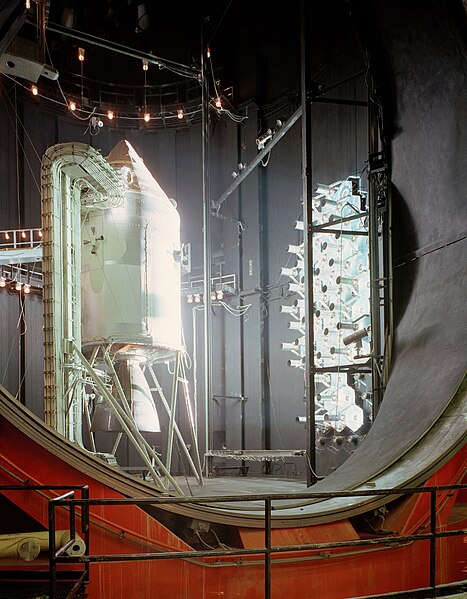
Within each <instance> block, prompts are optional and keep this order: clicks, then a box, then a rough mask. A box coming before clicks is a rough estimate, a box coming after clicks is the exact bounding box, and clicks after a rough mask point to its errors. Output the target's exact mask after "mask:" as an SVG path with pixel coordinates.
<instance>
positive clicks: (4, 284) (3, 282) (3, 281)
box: [0, 277, 6, 287]
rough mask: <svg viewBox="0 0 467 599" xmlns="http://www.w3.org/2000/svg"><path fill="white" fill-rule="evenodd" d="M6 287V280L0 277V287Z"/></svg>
mask: <svg viewBox="0 0 467 599" xmlns="http://www.w3.org/2000/svg"><path fill="white" fill-rule="evenodd" d="M5 286H6V279H5V277H0V287H5Z"/></svg>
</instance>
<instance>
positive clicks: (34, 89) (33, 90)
mask: <svg viewBox="0 0 467 599" xmlns="http://www.w3.org/2000/svg"><path fill="white" fill-rule="evenodd" d="M31 93H32V95H33V96H37V95H38V94H39V88H38V87H37V85H31Z"/></svg>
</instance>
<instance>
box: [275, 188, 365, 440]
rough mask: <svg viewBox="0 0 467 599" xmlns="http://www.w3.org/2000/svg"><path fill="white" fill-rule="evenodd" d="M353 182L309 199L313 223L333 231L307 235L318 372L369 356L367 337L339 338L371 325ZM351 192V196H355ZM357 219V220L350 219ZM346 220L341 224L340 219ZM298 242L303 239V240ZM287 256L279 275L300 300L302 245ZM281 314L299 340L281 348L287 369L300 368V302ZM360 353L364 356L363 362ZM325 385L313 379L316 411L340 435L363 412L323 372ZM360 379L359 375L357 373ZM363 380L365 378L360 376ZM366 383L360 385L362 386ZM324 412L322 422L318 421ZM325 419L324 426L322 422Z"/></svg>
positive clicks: (332, 375) (342, 383) (340, 382)
mask: <svg viewBox="0 0 467 599" xmlns="http://www.w3.org/2000/svg"><path fill="white" fill-rule="evenodd" d="M353 183H355V181H352V180H345V181H336V182H335V183H332V184H331V185H321V184H320V185H318V186H317V189H316V192H315V195H314V197H313V199H312V222H313V224H315V225H318V224H328V225H331V226H330V228H332V229H334V231H335V230H336V229H337V228H338V229H342V232H341V231H339V232H338V233H335V232H326V231H325V230H322V231H315V232H313V235H312V237H311V243H312V248H313V262H314V263H313V271H312V285H313V300H314V307H313V320H312V325H313V335H314V343H315V351H314V357H313V362H314V365H315V366H317V367H319V368H324V369H326V368H330V369H332V370H335V367H336V366H339V365H341V366H349V365H351V364H357V365H358V364H362V363H364V362H362V360H367V359H368V355H369V354H370V353H371V347H370V343H371V339H370V335H368V336H367V337H364V338H362V339H361V340H360V347H359V348H358V351H357V347H356V346H355V344H354V343H352V344H351V345H348V346H346V345H344V343H343V339H344V337H346V336H347V335H349V334H351V333H352V331H355V330H357V329H362V328H365V327H369V325H370V304H369V295H370V293H369V292H370V274H369V259H368V236H367V235H356V234H355V232H357V231H358V232H366V233H367V232H368V228H367V227H368V225H367V220H366V219H365V218H364V217H362V216H359V215H360V214H361V212H362V208H361V199H362V193H363V192H362V191H361V190H359V191H358V193H357V192H356V191H355V187H353ZM354 194H355V195H354ZM356 216H357V218H355V217H356ZM343 219H345V221H344V223H345V224H344V223H342V220H343ZM295 229H296V230H299V231H303V221H296V222H295ZM302 239H303V237H302ZM287 252H288V253H289V254H295V258H296V260H295V264H293V263H292V264H291V262H292V258H294V256H290V257H289V258H288V260H287V266H286V267H283V268H282V269H281V275H282V276H284V277H288V278H289V281H290V282H289V283H288V285H287V289H288V291H289V292H293V293H296V294H298V295H299V296H300V297H301V298H304V296H305V287H304V274H305V265H304V244H303V243H301V244H298V243H296V244H295V245H289V246H288V248H287ZM281 312H282V313H285V314H289V318H290V322H289V326H288V328H289V330H292V331H293V330H295V331H299V334H300V335H301V337H299V338H298V339H297V340H296V342H297V343H295V342H292V341H291V339H290V337H289V339H288V340H286V341H285V342H283V343H282V344H281V348H282V349H283V350H285V351H289V352H291V353H292V354H294V355H295V356H299V357H300V358H301V360H299V359H296V358H295V357H294V358H293V359H292V360H289V361H288V364H289V366H292V367H294V368H299V369H302V370H303V369H304V368H305V358H306V349H307V348H306V344H305V337H304V332H305V331H304V321H303V318H304V316H305V302H304V300H303V299H300V300H295V302H294V303H293V305H289V306H282V307H281ZM360 355H363V356H366V357H364V358H363V359H362V358H360ZM326 376H327V377H328V379H327V380H326V384H325V385H324V384H323V383H322V382H321V381H318V379H315V384H317V385H318V387H317V390H316V393H317V395H318V396H319V399H318V400H317V403H316V409H319V410H323V409H324V410H325V412H320V418H321V420H319V418H317V422H321V423H322V424H320V425H319V426H324V425H325V424H326V422H327V423H328V424H329V423H331V422H332V428H333V429H334V430H335V431H336V432H339V431H341V430H343V429H344V428H345V427H348V428H349V429H351V430H352V431H353V432H356V431H358V429H359V428H360V427H361V426H362V424H363V421H364V415H363V411H362V409H361V408H360V407H359V406H357V405H356V404H355V401H356V398H357V393H356V388H353V387H349V386H347V382H346V380H345V378H344V377H343V375H341V374H340V373H338V372H334V371H331V372H327V373H326ZM362 376H364V375H362ZM365 376H366V377H367V379H368V375H365ZM366 384H367V383H365V385H366ZM323 414H326V419H324V418H323ZM325 420H326V422H325Z"/></svg>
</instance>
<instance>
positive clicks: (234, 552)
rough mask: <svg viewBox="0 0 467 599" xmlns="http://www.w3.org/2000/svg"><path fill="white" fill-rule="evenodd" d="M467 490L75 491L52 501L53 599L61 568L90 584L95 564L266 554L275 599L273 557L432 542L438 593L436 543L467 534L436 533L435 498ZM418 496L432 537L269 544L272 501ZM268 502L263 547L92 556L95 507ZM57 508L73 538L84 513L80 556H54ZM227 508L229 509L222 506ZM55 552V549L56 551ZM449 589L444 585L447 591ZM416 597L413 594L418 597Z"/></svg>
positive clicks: (267, 586) (267, 584)
mask: <svg viewBox="0 0 467 599" xmlns="http://www.w3.org/2000/svg"><path fill="white" fill-rule="evenodd" d="M465 488H467V485H446V486H436V487H424V488H408V489H380V490H376V489H372V490H361V491H345V492H344V491H342V492H329V493H295V494H280V495H265V494H261V495H241V496H240V495H239V496H235V495H234V496H224V497H222V496H216V497H211V496H210V497H145V498H139V499H87V498H85V497H84V496H82V498H81V499H76V498H74V491H70V492H68V493H66V494H65V495H63V496H62V497H57V498H54V499H51V500H50V501H49V535H50V543H51V545H50V547H51V550H50V558H49V559H50V580H51V588H50V598H51V599H55V598H56V568H57V564H59V563H66V562H68V563H83V564H84V565H85V568H86V574H85V575H86V577H87V578H86V581H88V580H89V565H90V564H91V563H104V562H117V561H118V562H122V561H149V560H167V559H181V560H183V559H190V560H193V558H206V557H231V556H237V557H240V556H254V555H264V596H265V599H270V598H271V568H272V565H273V560H271V557H272V555H273V554H280V553H286V552H289V553H294V552H298V551H300V552H303V551H316V550H319V551H323V550H330V549H341V548H349V547H374V546H377V545H383V546H391V545H394V546H397V545H401V544H403V543H411V542H414V541H429V588H430V589H436V588H437V585H436V541H437V539H441V538H446V537H452V536H456V535H464V534H466V533H467V530H466V529H459V530H450V531H442V532H438V531H437V527H436V516H437V493H441V492H445V491H446V492H449V491H456V490H459V489H465ZM416 493H428V494H429V495H430V518H429V532H427V533H423V534H415V535H405V536H395V537H388V536H381V537H377V538H371V539H354V540H346V541H336V542H325V543H304V544H300V545H280V546H273V545H272V543H271V528H272V517H271V514H272V509H273V506H272V503H273V501H282V500H300V501H301V502H302V503H303V500H325V499H331V498H342V497H378V496H379V497H381V496H386V497H388V498H389V497H391V498H394V497H395V496H397V497H400V496H403V495H412V494H416ZM251 501H255V502H264V547H258V548H248V549H215V550H202V551H195V550H193V551H160V552H152V553H137V554H134V553H125V554H107V555H90V553H89V522H90V519H89V518H90V514H89V510H90V507H92V506H108V505H113V506H116V505H135V506H139V507H142V508H144V507H148V506H153V507H154V506H163V505H178V504H192V505H193V504H194V505H204V506H206V505H209V504H216V503H217V504H219V503H222V504H224V503H228V502H251ZM59 507H68V508H69V513H70V538H71V537H72V536H73V535H72V534H71V531H73V533H74V531H75V530H76V524H75V523H73V524H72V520H73V519H74V518H75V517H76V508H77V507H80V508H81V517H82V528H83V530H84V534H85V539H86V550H85V554H84V555H83V556H81V557H78V556H67V555H65V551H66V549H67V547H68V544H67V545H66V546H64V547H62V548H60V549H59V550H58V551H55V544H54V540H55V534H54V533H55V510H56V509H57V508H59ZM224 509H225V507H224ZM52 549H53V550H52ZM444 588H446V586H444ZM414 596H415V595H414Z"/></svg>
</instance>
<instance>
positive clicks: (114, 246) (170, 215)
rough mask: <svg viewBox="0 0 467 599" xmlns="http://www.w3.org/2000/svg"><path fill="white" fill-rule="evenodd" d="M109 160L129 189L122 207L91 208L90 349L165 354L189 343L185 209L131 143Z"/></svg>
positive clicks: (85, 224) (86, 283)
mask: <svg viewBox="0 0 467 599" xmlns="http://www.w3.org/2000/svg"><path fill="white" fill-rule="evenodd" d="M108 161H109V163H110V164H112V165H113V166H114V168H116V169H118V170H119V171H120V173H121V176H122V179H123V181H124V184H125V187H126V191H125V196H124V201H123V202H122V203H121V204H120V205H118V206H116V207H110V208H103V209H100V208H96V207H95V206H90V207H89V208H84V210H83V218H82V257H81V262H82V320H83V323H82V342H83V349H84V351H85V352H86V353H88V352H89V350H90V349H92V347H94V346H96V345H103V344H112V346H113V349H114V350H115V352H118V353H119V354H120V355H121V356H122V358H124V359H128V358H130V359H131V357H133V356H135V357H136V356H138V357H139V358H146V357H147V358H149V359H151V360H162V359H165V358H167V357H169V356H170V355H172V354H173V352H175V351H177V350H180V349H181V306H180V218H179V214H178V212H177V209H176V207H175V205H174V203H173V202H172V201H171V200H170V199H169V198H168V197H167V195H166V194H165V193H164V191H163V190H162V189H161V187H160V185H159V184H158V183H157V181H156V180H155V179H154V178H153V176H152V175H151V173H150V172H149V171H148V169H147V168H146V166H145V165H144V163H143V161H142V159H141V158H140V157H139V156H138V154H137V153H136V152H135V150H134V149H133V148H132V147H131V145H130V144H129V143H128V142H126V141H121V142H119V144H117V146H116V147H115V148H114V149H113V150H112V152H111V154H110V156H109V157H108Z"/></svg>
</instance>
